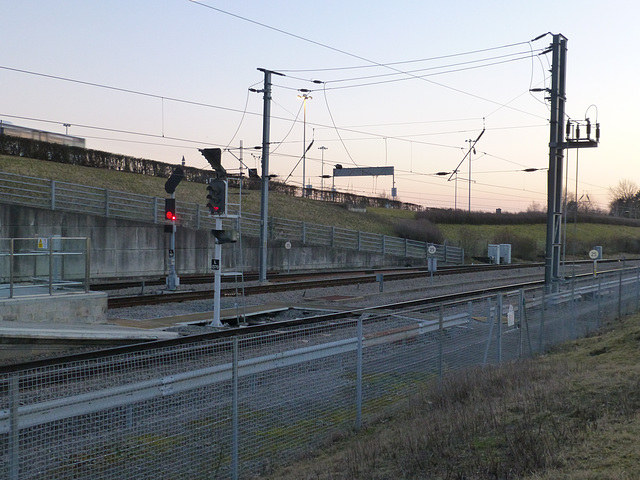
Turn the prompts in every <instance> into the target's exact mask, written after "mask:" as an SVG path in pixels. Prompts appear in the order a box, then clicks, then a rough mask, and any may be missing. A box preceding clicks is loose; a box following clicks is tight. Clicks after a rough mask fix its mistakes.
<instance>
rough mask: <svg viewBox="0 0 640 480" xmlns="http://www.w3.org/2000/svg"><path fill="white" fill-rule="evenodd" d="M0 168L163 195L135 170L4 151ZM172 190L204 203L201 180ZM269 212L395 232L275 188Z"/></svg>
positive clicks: (245, 198)
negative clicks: (76, 163)
mask: <svg viewBox="0 0 640 480" xmlns="http://www.w3.org/2000/svg"><path fill="white" fill-rule="evenodd" d="M0 171H2V172H6V173H15V174H19V175H27V176H31V177H36V178H46V179H50V180H57V181H61V182H68V183H75V184H80V185H91V186H96V187H99V188H105V189H109V190H117V191H121V192H130V193H137V194H140V195H149V196H155V197H166V196H167V194H166V193H165V191H164V184H165V182H166V179H164V178H157V177H150V176H146V175H140V174H135V173H126V172H117V171H114V170H106V169H100V168H91V167H81V166H75V165H66V164H62V163H55V162H46V161H42V160H33V159H29V158H21V157H12V156H7V155H0ZM233 190H234V189H230V193H231V196H233ZM175 193H176V199H177V200H178V202H181V201H183V202H194V203H200V204H202V205H203V206H204V205H206V202H205V200H206V188H205V185H203V184H201V183H194V182H187V181H183V182H181V183H180V185H178V188H176V192H175ZM381 210H383V209H381ZM242 211H243V212H245V213H255V214H258V213H260V191H259V190H244V191H243V194H242ZM269 215H270V216H272V217H276V218H286V219H289V220H299V221H307V222H311V223H316V224H319V225H331V226H335V227H341V228H349V229H352V230H361V231H363V232H370V233H378V234H382V235H395V232H394V228H393V222H392V221H382V222H381V221H380V218H379V217H377V216H376V215H371V214H367V213H358V212H349V211H347V210H346V209H345V208H344V207H343V206H341V205H336V204H331V203H326V202H319V201H313V200H308V199H306V198H300V197H291V196H289V195H284V194H281V193H277V192H270V193H269Z"/></svg>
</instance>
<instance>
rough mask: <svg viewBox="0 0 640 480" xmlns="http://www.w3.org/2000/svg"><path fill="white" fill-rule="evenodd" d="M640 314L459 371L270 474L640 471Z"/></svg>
mask: <svg viewBox="0 0 640 480" xmlns="http://www.w3.org/2000/svg"><path fill="white" fill-rule="evenodd" d="M639 413H640V316H638V315H636V316H633V317H628V318H626V319H625V320H624V321H621V322H617V323H615V325H612V326H610V328H609V329H608V331H607V332H606V333H601V334H599V335H596V336H594V337H591V338H586V339H581V340H579V341H576V342H572V343H568V344H565V345H563V346H561V347H558V348H557V349H556V351H555V352H553V353H552V354H549V355H546V356H544V357H538V358H534V359H531V360H527V361H521V362H515V363H511V364H507V365H505V366H502V367H499V368H498V367H495V368H485V369H475V370H469V371H467V372H464V373H457V374H451V375H450V376H449V378H448V379H447V380H446V381H445V382H444V385H443V388H442V389H441V390H440V391H438V389H437V388H434V386H431V387H430V388H429V387H428V386H425V393H423V394H422V395H419V396H416V397H414V398H411V399H409V400H407V402H406V407H405V408H404V409H403V410H402V411H401V412H399V413H398V414H397V415H396V416H395V417H394V418H392V419H385V420H384V421H382V422H379V423H378V424H376V425H371V426H369V427H368V428H366V429H365V430H364V431H362V432H360V433H358V434H357V435H353V436H350V437H348V438H346V439H342V440H339V441H337V442H336V443H335V444H333V445H330V446H328V447H327V448H326V449H325V450H323V451H319V452H315V455H314V456H310V457H309V458H308V459H306V460H304V461H301V462H300V463H297V464H294V465H291V466H289V467H287V468H285V469H282V470H280V471H277V472H275V473H273V474H272V475H270V476H268V477H267V478H271V479H276V478H277V479H283V480H289V479H291V480H293V479H296V480H304V479H309V480H310V479H314V480H324V479H326V480H329V479H332V480H336V479H343V480H349V479H354V480H355V479H368V480H375V479H401V478H402V479H469V480H471V479H527V480H557V479H566V480H591V479H594V480H595V479H599V480H603V479H605V480H606V479H610V480H614V479H616V480H622V479H636V478H640V473H638V472H640V453H639V452H640V415H639Z"/></svg>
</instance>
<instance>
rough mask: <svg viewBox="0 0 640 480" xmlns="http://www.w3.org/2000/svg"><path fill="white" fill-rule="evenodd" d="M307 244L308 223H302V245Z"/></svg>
mask: <svg viewBox="0 0 640 480" xmlns="http://www.w3.org/2000/svg"><path fill="white" fill-rule="evenodd" d="M306 243H307V222H302V244H303V245H306Z"/></svg>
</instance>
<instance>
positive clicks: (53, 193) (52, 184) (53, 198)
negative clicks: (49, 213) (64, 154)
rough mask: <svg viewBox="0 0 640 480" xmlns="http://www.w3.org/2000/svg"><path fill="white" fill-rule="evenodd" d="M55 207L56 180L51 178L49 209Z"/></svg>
mask: <svg viewBox="0 0 640 480" xmlns="http://www.w3.org/2000/svg"><path fill="white" fill-rule="evenodd" d="M55 209H56V181H55V180H51V210H55Z"/></svg>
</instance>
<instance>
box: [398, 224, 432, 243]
mask: <svg viewBox="0 0 640 480" xmlns="http://www.w3.org/2000/svg"><path fill="white" fill-rule="evenodd" d="M394 229H395V232H396V235H398V236H399V237H401V238H408V239H410V240H419V241H422V242H426V243H443V242H444V235H443V234H442V232H441V231H440V229H439V228H438V227H437V226H436V225H434V224H433V223H431V222H430V221H429V220H419V221H410V220H401V221H399V222H397V223H396V224H395V225H394Z"/></svg>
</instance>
